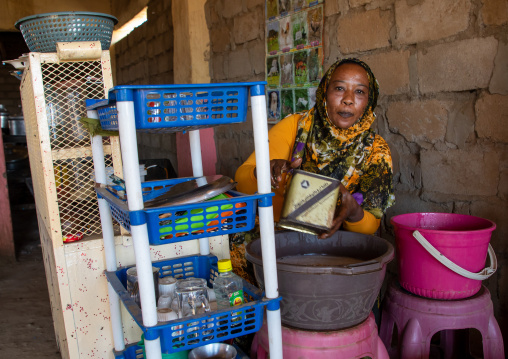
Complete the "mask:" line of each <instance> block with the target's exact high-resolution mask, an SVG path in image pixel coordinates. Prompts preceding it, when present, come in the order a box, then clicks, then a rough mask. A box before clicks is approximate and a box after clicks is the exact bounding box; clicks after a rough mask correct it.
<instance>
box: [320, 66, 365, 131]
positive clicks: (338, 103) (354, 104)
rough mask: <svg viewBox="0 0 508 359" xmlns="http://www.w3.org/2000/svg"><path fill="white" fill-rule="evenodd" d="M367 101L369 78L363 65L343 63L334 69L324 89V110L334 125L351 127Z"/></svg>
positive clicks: (343, 127) (344, 127) (361, 113)
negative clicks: (326, 87)
mask: <svg viewBox="0 0 508 359" xmlns="http://www.w3.org/2000/svg"><path fill="white" fill-rule="evenodd" d="M368 101H369V78H368V76H367V71H365V69H364V68H363V67H361V66H360V65H357V64H353V63H345V64H342V65H340V66H339V67H337V68H336V69H335V71H334V72H333V74H332V77H331V78H330V83H329V85H328V89H327V90H326V110H327V112H328V117H329V118H330V121H332V123H333V124H334V125H335V127H338V128H342V129H346V128H349V127H351V126H352V125H353V124H354V123H355V122H356V121H358V119H359V118H360V117H361V116H362V115H363V112H364V111H365V108H366V107H367V104H368Z"/></svg>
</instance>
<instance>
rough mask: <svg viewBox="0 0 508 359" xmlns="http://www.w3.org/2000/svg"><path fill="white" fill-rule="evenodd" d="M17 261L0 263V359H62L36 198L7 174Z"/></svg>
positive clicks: (1, 261) (19, 182) (3, 260)
mask: <svg viewBox="0 0 508 359" xmlns="http://www.w3.org/2000/svg"><path fill="white" fill-rule="evenodd" d="M8 179H9V195H10V202H11V215H12V219H13V229H14V243H15V247H16V260H15V261H14V260H5V259H2V260H0V303H1V307H0V333H2V340H1V341H0V358H44V359H46V358H52V359H53V358H61V355H60V351H59V349H58V346H57V342H56V339H55V331H54V328H53V318H52V316H51V306H50V302H49V294H48V287H47V282H46V274H45V272H44V262H43V261H42V250H41V246H40V239H39V232H38V226H37V217H36V213H35V205H34V200H33V196H32V195H31V193H30V191H29V189H28V187H27V185H26V183H24V182H22V181H19V180H17V179H16V176H14V175H13V174H9V173H8Z"/></svg>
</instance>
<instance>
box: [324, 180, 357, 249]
mask: <svg viewBox="0 0 508 359" xmlns="http://www.w3.org/2000/svg"><path fill="white" fill-rule="evenodd" d="M339 196H340V197H341V202H340V205H339V206H337V208H336V209H335V218H334V219H333V223H332V228H331V229H330V230H329V231H328V232H325V233H321V234H320V235H319V236H318V238H320V239H325V238H328V237H331V236H332V235H333V234H334V233H335V232H337V231H338V230H339V228H340V226H342V223H343V222H344V221H348V222H358V221H360V220H362V219H363V209H362V207H360V205H359V204H358V202H356V199H355V198H354V197H353V195H352V194H351V193H349V191H348V190H347V189H346V187H344V185H343V184H342V183H341V184H340V185H339Z"/></svg>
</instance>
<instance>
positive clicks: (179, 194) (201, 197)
mask: <svg viewBox="0 0 508 359" xmlns="http://www.w3.org/2000/svg"><path fill="white" fill-rule="evenodd" d="M235 186H236V182H235V181H233V180H232V179H231V178H229V177H227V176H222V175H214V176H203V177H199V178H196V179H194V180H190V181H186V182H182V183H178V184H175V185H174V186H173V187H171V188H170V189H169V190H168V191H167V192H165V193H164V194H162V195H160V196H159V197H156V198H154V199H151V200H149V201H146V202H145V208H157V207H165V206H170V205H172V206H174V205H178V204H187V203H196V202H201V201H206V200H207V199H210V198H213V197H215V196H218V195H220V194H222V193H224V192H227V191H229V190H230V189H232V188H233V187H235Z"/></svg>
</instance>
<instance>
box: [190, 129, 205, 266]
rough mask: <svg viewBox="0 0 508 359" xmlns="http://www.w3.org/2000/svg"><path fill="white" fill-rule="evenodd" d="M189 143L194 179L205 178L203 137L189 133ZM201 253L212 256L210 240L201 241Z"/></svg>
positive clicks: (194, 132)
mask: <svg viewBox="0 0 508 359" xmlns="http://www.w3.org/2000/svg"><path fill="white" fill-rule="evenodd" d="M189 143H190V152H191V160H192V174H193V176H194V177H203V158H202V157H201V137H200V136H199V130H194V131H189ZM199 253H201V255H204V256H206V255H208V254H210V241H209V240H208V238H200V239H199Z"/></svg>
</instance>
